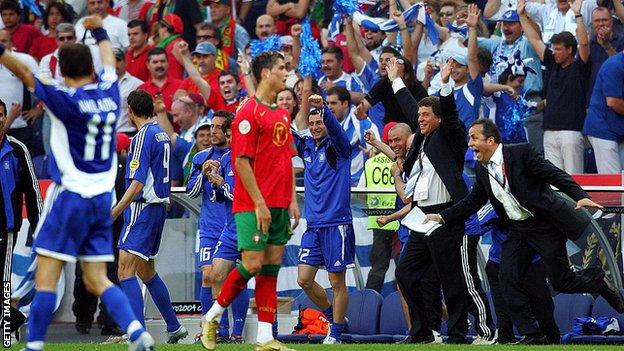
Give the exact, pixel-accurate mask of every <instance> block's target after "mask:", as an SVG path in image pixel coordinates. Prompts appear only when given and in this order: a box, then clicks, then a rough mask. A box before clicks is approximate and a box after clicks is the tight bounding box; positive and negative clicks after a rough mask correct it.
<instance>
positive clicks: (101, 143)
mask: <svg viewBox="0 0 624 351" xmlns="http://www.w3.org/2000/svg"><path fill="white" fill-rule="evenodd" d="M99 78H100V81H99V83H92V84H87V85H85V86H82V87H80V88H77V89H74V88H68V87H65V86H62V85H60V84H59V83H57V82H56V81H53V80H49V79H46V78H44V77H35V89H34V94H35V95H36V96H37V98H38V99H39V100H41V101H43V103H44V104H45V107H46V110H47V111H48V115H49V116H50V120H51V122H52V127H51V131H50V148H51V150H52V155H51V157H50V159H49V160H50V161H49V162H50V163H49V168H48V170H49V172H50V175H51V178H52V180H53V181H54V182H55V183H57V184H60V185H62V186H63V187H64V188H65V189H67V190H69V191H71V192H74V193H78V194H80V195H81V196H83V197H85V198H90V197H94V196H97V195H99V194H102V193H105V192H110V191H112V189H113V187H114V185H115V176H116V174H117V154H116V153H115V141H116V139H115V125H116V123H117V118H118V116H119V108H120V107H121V102H120V97H119V86H118V84H117V75H116V74H115V69H114V68H112V67H105V69H104V71H103V72H102V74H101V75H100V77H99Z"/></svg>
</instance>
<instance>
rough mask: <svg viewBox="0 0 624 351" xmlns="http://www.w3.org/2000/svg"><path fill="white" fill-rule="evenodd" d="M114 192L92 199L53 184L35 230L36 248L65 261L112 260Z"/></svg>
mask: <svg viewBox="0 0 624 351" xmlns="http://www.w3.org/2000/svg"><path fill="white" fill-rule="evenodd" d="M112 200H113V196H112V193H104V194H100V195H97V196H94V197H92V198H89V199H85V198H83V197H82V196H81V195H80V194H77V193H73V192H71V191H68V190H65V189H64V188H63V187H62V186H59V185H57V184H52V186H50V188H49V189H48V192H47V196H46V201H45V206H44V209H43V213H42V215H41V219H40V220H39V225H38V227H37V230H36V233H35V238H36V239H35V243H34V245H33V249H34V250H35V252H36V253H37V254H39V255H42V256H47V257H52V258H55V259H57V260H61V261H65V262H76V260H77V259H80V260H81V261H85V262H111V261H114V260H115V256H114V255H113V232H112V229H111V228H112V224H113V221H112V218H111V205H112Z"/></svg>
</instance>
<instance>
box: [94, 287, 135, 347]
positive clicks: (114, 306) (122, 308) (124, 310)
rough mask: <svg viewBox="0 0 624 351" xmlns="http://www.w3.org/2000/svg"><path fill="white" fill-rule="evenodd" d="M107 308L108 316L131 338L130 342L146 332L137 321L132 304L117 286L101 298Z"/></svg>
mask: <svg viewBox="0 0 624 351" xmlns="http://www.w3.org/2000/svg"><path fill="white" fill-rule="evenodd" d="M100 299H101V300H102V303H104V306H106V311H107V312H108V315H109V316H111V317H112V318H113V320H114V321H115V323H117V325H118V326H119V328H121V330H123V331H125V332H126V334H128V335H129V336H130V341H134V340H136V339H137V338H138V337H139V336H141V334H142V333H143V332H144V331H145V329H144V328H143V326H142V325H141V323H140V322H139V321H138V319H136V316H135V315H134V312H133V311H132V307H130V302H129V301H128V298H127V297H126V295H124V293H123V292H122V291H121V289H119V288H118V287H117V286H115V285H113V286H111V287H110V288H108V289H106V290H105V291H104V292H103V293H102V295H101V296H100Z"/></svg>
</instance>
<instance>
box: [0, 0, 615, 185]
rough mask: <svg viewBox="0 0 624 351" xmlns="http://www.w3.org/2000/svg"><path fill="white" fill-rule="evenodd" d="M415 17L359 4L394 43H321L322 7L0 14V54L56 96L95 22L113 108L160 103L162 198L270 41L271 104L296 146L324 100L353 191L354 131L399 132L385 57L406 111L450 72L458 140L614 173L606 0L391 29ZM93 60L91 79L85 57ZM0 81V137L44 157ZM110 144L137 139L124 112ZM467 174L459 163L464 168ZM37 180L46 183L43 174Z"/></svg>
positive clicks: (291, 4) (444, 10)
mask: <svg viewBox="0 0 624 351" xmlns="http://www.w3.org/2000/svg"><path fill="white" fill-rule="evenodd" d="M413 3H414V1H410V0H400V1H397V0H380V1H376V2H375V1H372V2H371V1H360V2H358V5H359V10H360V11H361V13H362V14H365V15H367V16H370V17H372V18H374V19H393V20H395V21H396V23H397V24H398V28H395V29H398V30H395V31H383V30H381V29H379V28H377V30H375V29H371V28H370V27H369V26H359V25H358V24H357V23H356V21H352V20H351V18H343V20H342V21H340V28H339V32H337V33H335V32H332V31H331V30H328V26H329V24H330V21H331V18H332V15H333V11H332V1H323V2H320V1H317V2H315V1H309V0H299V1H293V0H291V1H288V0H280V1H274V0H254V1H250V0H243V1H235V0H214V1H210V0H204V1H203V2H202V1H197V0H157V1H156V2H151V1H149V0H122V1H119V2H116V1H115V2H113V1H111V2H106V1H104V0H86V1H85V0H64V1H58V0H41V1H39V2H38V3H37V4H30V3H26V2H24V3H19V2H16V1H15V0H4V1H3V2H2V4H1V5H0V11H1V14H2V23H0V27H1V28H3V29H1V30H0V42H1V43H3V44H4V45H6V46H7V48H10V49H11V50H12V51H13V52H14V53H16V55H17V56H18V57H19V58H20V60H22V61H23V62H24V63H26V64H27V65H28V66H29V67H30V68H31V70H32V71H33V72H38V73H39V74H40V75H43V76H46V77H47V78H49V79H56V80H59V81H60V82H62V80H63V77H62V76H61V74H60V67H59V65H58V47H59V46H60V45H62V44H63V43H66V42H84V43H86V44H95V41H94V40H93V38H92V37H91V34H90V33H89V31H86V30H85V29H84V27H83V25H82V19H83V18H84V16H86V15H87V14H98V15H100V16H101V17H103V18H104V26H105V28H106V30H107V32H108V33H109V36H110V38H111V42H112V44H113V46H114V48H115V50H116V58H117V73H118V76H119V82H120V90H121V95H122V100H124V101H125V98H123V97H126V96H127V95H128V94H129V93H130V92H131V91H133V90H136V89H143V90H145V91H147V92H149V93H150V94H151V95H152V96H153V97H154V99H156V100H158V101H160V100H162V102H163V104H162V105H163V106H162V111H161V112H162V115H163V118H161V121H163V123H165V124H167V125H168V127H166V128H165V129H166V130H167V131H168V133H169V134H170V135H171V136H172V140H174V152H173V153H174V156H173V159H172V167H173V169H174V174H173V176H172V179H173V180H174V183H173V185H174V186H175V185H184V184H185V179H186V178H188V169H189V163H190V162H189V160H191V159H192V157H193V155H194V153H196V152H197V151H200V150H202V149H204V148H206V147H207V146H209V141H206V140H204V141H202V138H201V137H199V138H197V139H196V135H197V131H198V129H201V127H202V126H207V125H208V124H209V121H210V118H211V116H212V115H213V113H214V112H216V111H218V110H227V111H230V112H235V111H236V108H237V106H238V104H239V102H240V101H241V99H243V98H244V97H246V96H248V95H251V94H253V92H254V85H255V82H254V79H253V78H252V76H251V74H250V68H249V62H250V61H251V57H250V43H251V42H252V41H253V40H267V38H269V37H270V36H272V35H278V36H280V37H281V38H280V41H281V45H282V52H283V53H284V54H285V55H286V61H287V69H288V71H289V76H288V80H287V88H286V90H284V91H283V92H281V93H280V94H279V98H278V103H279V104H280V105H281V106H284V107H286V108H287V109H288V110H289V112H290V113H291V115H292V117H293V118H292V119H293V126H292V127H293V130H294V131H296V132H298V133H304V134H305V133H307V127H308V126H307V124H308V123H307V113H308V110H309V106H307V96H309V95H310V94H312V93H316V92H322V94H323V95H324V96H327V97H328V98H329V99H330V100H329V101H330V105H331V106H332V110H333V111H334V113H335V114H336V116H337V117H338V118H339V120H340V122H341V123H342V125H343V127H344V129H345V131H346V132H347V133H348V135H349V137H350V138H351V145H352V157H351V159H352V184H354V185H355V184H357V182H358V180H360V179H361V178H362V171H363V168H364V161H365V160H366V159H368V158H369V157H371V156H373V154H374V151H375V150H374V149H372V148H370V146H367V144H366V143H365V138H364V133H365V132H366V130H368V129H372V130H373V131H374V133H375V134H376V135H379V131H381V130H383V128H384V125H385V124H386V123H388V122H409V121H407V120H406V119H407V118H406V117H405V116H404V115H403V112H402V111H401V109H400V108H399V106H397V101H396V99H395V98H394V95H393V94H392V93H391V89H390V81H389V80H388V79H387V77H386V66H387V64H388V62H389V60H390V58H391V57H397V58H400V63H401V65H402V67H403V73H402V74H403V79H404V81H405V82H406V85H407V86H408V88H409V90H410V91H411V93H412V95H413V96H414V97H415V98H416V99H417V100H420V99H421V98H423V97H425V96H427V95H439V89H440V86H441V83H440V69H441V67H442V66H444V65H445V64H447V63H449V64H450V65H451V67H452V70H453V71H452V75H451V83H452V85H453V86H454V95H455V99H456V101H457V105H458V110H459V113H460V119H461V120H462V122H463V123H464V124H465V125H466V127H469V126H470V124H471V123H472V122H473V121H474V120H476V119H478V118H480V117H486V118H490V119H492V120H494V121H495V122H496V124H497V125H498V127H499V128H500V130H501V132H502V135H503V141H504V142H506V143H519V142H527V141H528V142H529V143H531V144H532V145H533V146H534V147H535V148H536V149H537V150H538V151H540V152H543V154H544V155H545V157H546V158H547V159H548V160H550V161H551V162H552V163H553V164H555V165H556V166H558V167H560V168H562V169H564V170H565V171H566V172H568V173H571V174H572V173H594V172H598V173H619V172H620V171H621V170H622V162H624V159H623V158H622V156H624V152H622V147H621V146H622V145H623V144H622V136H623V135H624V121H623V120H622V118H621V115H623V114H624V89H623V88H622V85H623V84H624V60H623V59H624V57H623V55H624V54H623V53H621V52H620V51H621V50H623V49H624V26H622V19H624V6H623V5H622V4H621V3H620V2H619V1H614V2H612V1H608V0H598V1H597V0H576V1H574V2H569V1H565V0H558V1H550V0H546V1H528V2H526V1H522V0H520V1H515V0H489V1H487V2H485V1H477V2H476V5H477V6H478V8H479V12H478V13H472V14H471V11H470V9H469V7H468V6H469V4H468V3H466V2H462V1H459V0H457V1H453V0H448V1H433V0H432V1H425V2H424V4H423V6H424V8H425V9H426V13H427V17H428V21H429V19H430V20H431V21H432V22H435V24H433V23H429V24H427V25H424V24H423V23H424V22H426V21H419V20H410V21H405V17H404V15H403V14H402V12H403V11H404V10H406V9H407V8H409V7H410V6H412V5H413ZM306 16H309V17H310V18H311V20H312V32H313V34H314V35H315V37H316V38H317V40H318V42H319V44H320V46H321V48H322V62H321V67H320V68H321V72H320V73H321V74H322V77H321V78H320V79H318V81H308V82H306V81H304V80H303V79H301V78H300V76H299V75H298V72H297V65H298V63H299V62H300V53H301V42H300V39H299V35H300V33H301V25H300V22H301V21H302V19H303V18H304V17H306ZM433 25H435V28H434V29H433V30H432V26H433ZM472 29H475V30H474V31H473V30H472ZM181 43H182V44H181ZM91 48H92V53H93V55H92V56H93V58H94V66H95V68H96V71H97V70H98V69H99V68H101V63H99V55H97V46H95V45H92V46H91ZM0 79H1V81H2V83H3V84H1V85H0V100H2V101H4V102H6V103H7V105H8V106H10V107H11V106H12V107H14V108H12V109H11V111H12V112H13V113H12V114H10V115H9V116H8V117H9V123H7V125H8V128H9V130H8V134H9V135H11V136H13V137H15V138H17V139H18V140H20V141H22V142H23V143H24V144H25V145H26V146H27V147H28V150H29V151H30V153H31V155H32V156H33V157H35V156H41V157H45V155H47V154H49V153H50V146H49V134H50V118H49V116H47V113H46V112H45V111H44V107H43V104H41V103H40V102H38V101H37V100H36V99H35V98H34V96H33V95H31V93H30V92H28V91H27V90H26V89H25V88H24V86H23V84H22V82H21V81H19V80H18V79H17V78H15V77H14V76H13V75H12V74H11V73H10V72H9V71H8V70H6V69H0ZM167 117H168V118H167ZM408 124H410V123H408ZM410 125H411V124H410ZM117 130H118V132H123V133H126V134H128V135H129V136H132V135H133V133H135V132H136V130H135V129H134V127H133V126H132V125H131V124H130V123H129V122H128V118H127V107H126V106H124V107H123V109H122V114H121V116H120V118H119V121H118V122H117ZM174 134H175V135H176V136H173V135H174ZM176 140H177V142H176ZM592 149H593V152H592ZM41 164H44V163H41ZM473 164H474V159H473V156H472V154H471V153H470V152H469V153H468V154H467V155H466V165H468V166H469V168H470V165H473ZM39 168H40V169H37V173H38V175H39V176H40V177H45V167H39ZM41 168H43V169H41Z"/></svg>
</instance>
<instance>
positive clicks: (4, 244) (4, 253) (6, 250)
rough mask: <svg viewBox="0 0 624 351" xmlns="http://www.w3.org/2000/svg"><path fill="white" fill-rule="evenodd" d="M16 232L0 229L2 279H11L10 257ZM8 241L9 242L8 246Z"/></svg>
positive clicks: (15, 239) (15, 241)
mask: <svg viewBox="0 0 624 351" xmlns="http://www.w3.org/2000/svg"><path fill="white" fill-rule="evenodd" d="M8 205H9V206H10V205H11V204H10V203H9V204H8ZM18 233H19V229H18V230H14V231H9V232H7V231H6V228H5V229H2V230H0V235H2V240H0V260H2V272H3V275H2V279H3V280H4V281H11V259H12V258H13V249H14V248H15V244H16V243H17V234H18ZM9 241H10V242H11V245H10V246H9Z"/></svg>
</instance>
